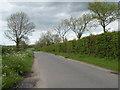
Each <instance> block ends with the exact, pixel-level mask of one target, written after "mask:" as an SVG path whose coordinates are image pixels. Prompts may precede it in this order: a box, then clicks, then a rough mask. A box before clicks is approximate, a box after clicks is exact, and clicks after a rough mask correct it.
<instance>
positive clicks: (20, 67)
mask: <svg viewBox="0 0 120 90" xmlns="http://www.w3.org/2000/svg"><path fill="white" fill-rule="evenodd" d="M11 48H12V47H11ZM6 49H8V50H9V48H6ZM33 57H34V56H33V52H32V51H24V52H23V51H19V52H18V51H17V52H16V51H12V52H11V53H7V52H6V53H5V52H4V54H3V55H2V88H3V89H8V88H10V87H12V86H13V85H15V84H16V83H18V82H19V81H21V80H23V79H24V74H25V73H26V72H29V71H30V69H31V67H32V63H33Z"/></svg>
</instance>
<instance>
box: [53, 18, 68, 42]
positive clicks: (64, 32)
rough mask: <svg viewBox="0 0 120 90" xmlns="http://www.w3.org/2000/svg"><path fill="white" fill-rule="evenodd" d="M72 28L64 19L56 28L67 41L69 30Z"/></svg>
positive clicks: (63, 39)
mask: <svg viewBox="0 0 120 90" xmlns="http://www.w3.org/2000/svg"><path fill="white" fill-rule="evenodd" d="M69 30H70V27H69V26H68V25H67V23H66V20H63V21H62V22H61V23H60V25H58V26H57V27H56V28H55V31H56V32H57V34H58V35H59V36H60V37H61V38H62V41H63V42H65V41H66V35H67V32H68V31H69Z"/></svg>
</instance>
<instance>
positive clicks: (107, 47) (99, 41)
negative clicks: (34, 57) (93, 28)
mask: <svg viewBox="0 0 120 90" xmlns="http://www.w3.org/2000/svg"><path fill="white" fill-rule="evenodd" d="M40 50H41V51H47V52H64V53H79V54H88V55H94V56H96V57H102V58H103V57H108V58H115V59H117V58H118V52H119V49H118V31H114V32H108V33H102V34H99V35H90V36H88V37H84V38H82V39H79V40H72V41H68V42H65V43H59V44H53V45H50V46H44V47H41V48H40Z"/></svg>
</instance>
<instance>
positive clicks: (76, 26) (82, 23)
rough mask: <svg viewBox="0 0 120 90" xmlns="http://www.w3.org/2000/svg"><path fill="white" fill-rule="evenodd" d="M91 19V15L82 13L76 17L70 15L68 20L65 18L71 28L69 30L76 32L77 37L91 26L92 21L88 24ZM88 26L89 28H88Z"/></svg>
mask: <svg viewBox="0 0 120 90" xmlns="http://www.w3.org/2000/svg"><path fill="white" fill-rule="evenodd" d="M91 20H92V15H90V14H84V15H82V17H80V18H78V19H76V18H74V17H72V16H71V18H70V19H69V20H67V19H66V23H67V25H68V26H69V27H70V28H71V30H72V31H73V32H74V33H75V34H76V36H77V38H78V39H80V38H81V36H82V34H83V33H84V32H85V31H87V30H88V29H90V27H92V26H91V25H92V23H91V25H88V24H90V21H91ZM88 27H89V28H88Z"/></svg>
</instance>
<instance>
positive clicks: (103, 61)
mask: <svg viewBox="0 0 120 90" xmlns="http://www.w3.org/2000/svg"><path fill="white" fill-rule="evenodd" d="M52 53H53V54H55V55H60V56H64V57H65V58H71V59H74V60H78V61H82V62H86V63H90V64H94V65H96V66H100V67H103V68H106V69H111V70H114V71H118V60H114V59H108V58H98V57H94V56H88V55H80V54H73V53H58V52H52Z"/></svg>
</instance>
